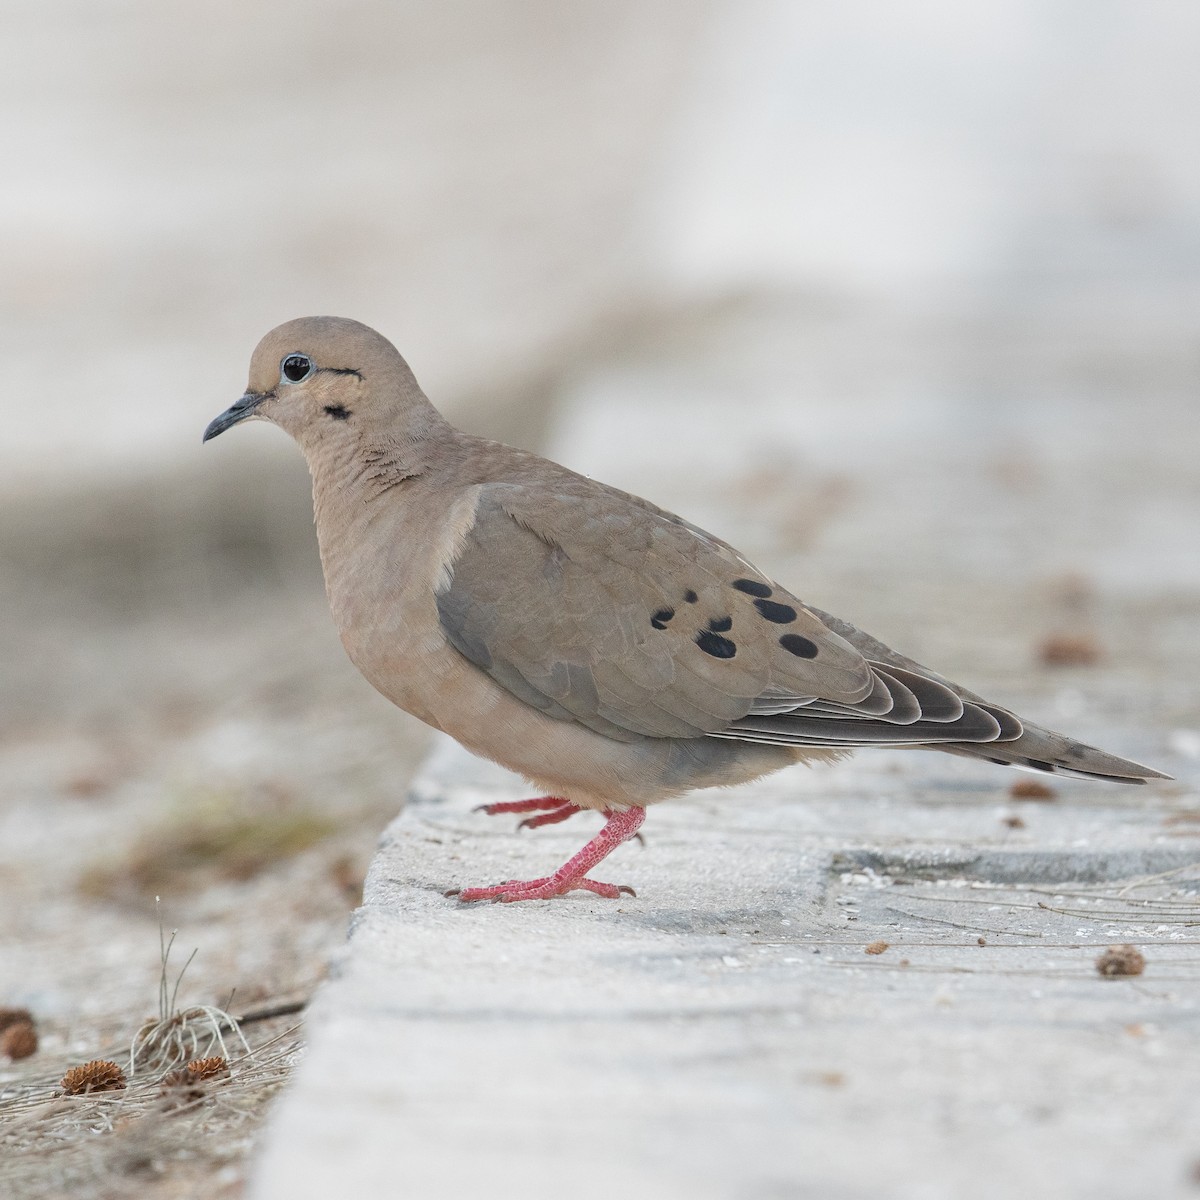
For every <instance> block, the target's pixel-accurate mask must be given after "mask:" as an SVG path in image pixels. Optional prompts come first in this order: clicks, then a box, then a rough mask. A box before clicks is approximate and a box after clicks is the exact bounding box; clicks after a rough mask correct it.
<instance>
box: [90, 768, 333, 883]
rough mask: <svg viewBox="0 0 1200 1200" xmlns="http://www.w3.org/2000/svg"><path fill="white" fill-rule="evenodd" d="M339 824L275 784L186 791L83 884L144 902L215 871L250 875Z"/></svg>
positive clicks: (209, 878)
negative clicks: (168, 812) (156, 821)
mask: <svg viewBox="0 0 1200 1200" xmlns="http://www.w3.org/2000/svg"><path fill="white" fill-rule="evenodd" d="M337 828H338V826H337V823H336V821H335V820H334V819H333V818H332V817H331V816H330V815H328V814H326V813H319V812H316V811H315V810H313V809H311V808H308V807H306V806H304V805H302V804H300V803H298V802H297V801H296V799H295V798H294V797H293V796H292V795H291V794H290V793H289V792H288V791H287V790H286V789H285V788H283V787H281V786H278V785H276V786H259V787H257V788H254V789H251V790H248V791H246V792H241V791H235V790H231V789H227V790H224V791H210V792H203V793H198V794H187V795H184V796H181V797H180V798H179V800H178V801H177V802H176V804H175V806H174V811H173V813H172V814H171V816H170V817H168V819H167V820H165V821H164V822H163V823H162V824H160V825H159V826H158V827H157V828H155V829H152V830H150V831H149V832H147V833H146V834H144V835H143V836H142V837H141V838H139V839H138V840H137V841H136V842H135V843H134V844H133V846H131V847H130V848H129V849H128V850H127V851H125V852H124V853H123V854H122V855H121V856H120V858H119V859H117V860H116V861H107V862H103V863H99V864H97V865H96V866H94V867H93V868H92V869H91V870H89V871H87V872H86V873H85V874H84V876H83V878H82V880H81V883H80V886H81V888H82V889H83V891H84V893H85V894H86V895H88V896H91V897H94V898H100V899H105V900H117V901H126V902H129V901H132V902H138V903H144V902H146V901H148V900H149V899H150V898H151V897H153V896H156V895H159V894H160V893H162V892H164V891H166V890H167V889H168V888H169V889H170V890H171V891H172V892H173V893H176V894H178V893H179V892H180V891H181V890H184V889H192V890H194V889H197V888H201V887H204V886H207V885H208V884H209V883H211V882H213V881H214V880H218V879H231V880H243V879H250V878H251V877H253V876H255V875H257V874H258V873H259V872H260V871H263V870H265V869H267V868H269V867H271V866H273V865H274V864H276V863H279V862H281V861H283V860H285V859H289V858H293V857H295V856H296V855H297V854H301V853H303V852H304V851H305V850H308V849H309V848H310V847H312V846H315V845H317V844H319V843H320V842H322V841H324V840H325V839H326V838H328V837H329V836H330V835H331V834H333V833H335V832H336V831H337Z"/></svg>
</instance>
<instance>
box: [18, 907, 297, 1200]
mask: <svg viewBox="0 0 1200 1200" xmlns="http://www.w3.org/2000/svg"><path fill="white" fill-rule="evenodd" d="M159 932H160V941H159V947H160V960H161V973H160V980H159V1015H158V1019H157V1020H154V1021H150V1022H147V1023H146V1024H144V1025H143V1026H142V1027H141V1028H140V1029H138V1031H137V1033H136V1034H134V1036H133V1039H132V1043H131V1044H130V1047H129V1050H128V1065H127V1068H126V1069H125V1070H122V1068H121V1067H120V1065H119V1064H118V1062H117V1061H116V1060H117V1058H118V1057H123V1055H122V1054H121V1052H120V1050H118V1049H117V1048H115V1047H108V1048H106V1049H105V1050H103V1051H101V1053H100V1054H99V1055H97V1056H96V1057H94V1058H93V1059H91V1060H90V1061H89V1062H87V1063H84V1064H81V1065H77V1066H74V1067H70V1068H68V1069H67V1070H66V1072H65V1073H64V1072H63V1070H62V1063H45V1062H43V1063H40V1064H38V1065H37V1066H36V1067H35V1066H33V1065H30V1066H29V1067H27V1068H26V1069H25V1070H23V1071H22V1072H21V1073H20V1075H19V1076H18V1077H17V1078H16V1079H15V1080H13V1081H12V1082H11V1083H9V1084H7V1085H5V1086H3V1087H0V1195H3V1196H4V1197H5V1198H6V1200H10V1198H11V1200H21V1198H23V1197H31V1198H32V1197H35V1196H37V1197H45V1196H47V1195H68V1194H70V1193H72V1192H78V1191H83V1192H84V1193H85V1194H91V1195H109V1194H113V1195H118V1194H128V1191H129V1189H130V1188H131V1187H133V1186H134V1182H135V1181H136V1182H137V1186H138V1190H139V1194H143V1191H144V1188H145V1185H146V1184H147V1183H148V1182H149V1181H150V1180H153V1179H160V1178H161V1179H162V1180H163V1181H164V1184H166V1185H168V1186H167V1190H166V1191H164V1192H162V1193H161V1194H163V1195H170V1194H181V1195H186V1194H189V1192H188V1188H187V1183H186V1180H187V1178H188V1176H189V1175H190V1174H191V1173H194V1172H201V1173H203V1174H205V1175H206V1176H208V1177H209V1178H210V1180H211V1176H212V1172H213V1171H215V1170H219V1169H220V1168H221V1166H222V1164H226V1165H228V1164H235V1163H238V1162H240V1160H241V1159H242V1158H243V1157H244V1155H245V1150H246V1145H247V1141H246V1132H247V1131H248V1130H247V1127H248V1126H250V1127H253V1126H255V1125H257V1118H258V1117H259V1116H260V1115H261V1112H262V1109H263V1105H264V1104H265V1102H266V1101H267V1100H269V1099H270V1097H271V1096H273V1095H274V1093H275V1092H276V1091H278V1089H279V1088H280V1087H281V1086H282V1084H283V1083H284V1082H285V1080H286V1079H287V1076H288V1074H289V1072H290V1069H291V1066H292V1064H293V1063H294V1062H295V1061H296V1059H297V1057H298V1056H299V1054H300V1052H301V1043H300V1041H299V1038H298V1036H297V1032H298V1027H297V1026H295V1025H291V1024H288V1023H287V1022H282V1024H283V1026H284V1027H283V1028H282V1029H279V1031H278V1032H274V1033H271V1032H270V1030H269V1029H267V1028H266V1023H265V1022H264V1023H263V1024H262V1025H260V1026H259V1028H260V1029H263V1030H264V1032H263V1033H261V1034H259V1035H258V1036H259V1040H258V1043H257V1044H256V1045H254V1046H251V1044H250V1042H249V1040H248V1039H247V1037H246V1035H245V1034H244V1033H243V1030H242V1026H241V1024H240V1023H239V1022H238V1021H237V1020H235V1019H234V1018H233V1017H232V1016H230V1015H229V1014H228V1013H226V1012H223V1011H222V1010H220V1009H217V1008H214V1007H210V1006H205V1005H194V1006H189V1007H185V1008H178V1007H177V1006H176V1001H177V999H178V995H179V989H180V985H181V984H182V982H183V978H184V975H185V973H186V971H187V968H188V966H189V965H190V964H191V961H192V957H194V953H193V956H192V957H189V958H188V960H187V962H185V963H184V965H183V967H182V969H180V971H179V972H178V973H177V974H176V976H175V978H174V980H173V981H172V980H171V978H170V962H169V960H170V955H171V949H172V946H173V943H174V934H173V933H172V934H171V935H170V937H167V936H166V935H165V933H164V932H163V931H162V929H161V927H160V931H159ZM250 1019H251V1020H253V1018H250ZM274 1024H275V1026H276V1027H278V1026H279V1025H280V1024H281V1022H280V1020H279V1019H278V1018H276V1019H275V1021H274ZM230 1046H232V1047H233V1048H234V1050H235V1051H236V1053H233V1054H231V1053H230ZM216 1049H219V1050H220V1051H221V1053H220V1054H215V1053H212V1051H214V1050H216ZM179 1077H186V1083H187V1086H186V1087H183V1088H181V1087H178V1086H174V1085H175V1084H176V1083H177V1081H178V1078H179ZM235 1175H236V1176H237V1177H239V1178H240V1171H234V1172H232V1173H231V1175H230V1180H229V1182H230V1184H231V1185H233V1184H234V1183H235V1182H236V1180H235V1178H234V1176H235Z"/></svg>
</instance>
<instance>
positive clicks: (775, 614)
mask: <svg viewBox="0 0 1200 1200" xmlns="http://www.w3.org/2000/svg"><path fill="white" fill-rule="evenodd" d="M754 607H755V608H757V609H758V611H759V613H761V614H762V616H763V617H764V619H766V620H768V621H774V622H775V624H776V625H789V624H791V622H792V621H794V620H795V619H796V610H795V609H794V608H793V607H792V606H791V605H790V604H776V603H775V601H774V600H755V602H754Z"/></svg>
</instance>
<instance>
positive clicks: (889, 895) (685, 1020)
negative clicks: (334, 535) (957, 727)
mask: <svg viewBox="0 0 1200 1200" xmlns="http://www.w3.org/2000/svg"><path fill="white" fill-rule="evenodd" d="M1011 778H1012V776H1011V774H1008V773H1004V772H996V771H994V770H992V769H990V768H988V767H986V766H983V765H979V766H976V765H975V764H971V763H967V762H963V761H961V760H956V759H952V758H950V757H949V756H935V755H931V754H912V753H911V752H910V753H903V752H901V753H886V752H877V753H876V754H874V755H871V754H863V755H861V756H860V757H859V758H858V759H856V760H854V761H852V762H851V763H848V764H843V765H841V766H838V767H836V768H833V769H831V770H822V771H814V772H806V771H804V770H803V769H798V770H794V771H789V772H785V773H783V774H781V775H778V776H775V777H773V778H772V779H769V780H767V781H764V782H762V783H759V784H756V785H753V786H751V787H749V788H744V789H739V790H736V791H731V792H728V793H721V794H718V793H707V794H701V795H699V796H697V797H695V798H693V799H691V800H689V801H685V802H679V803H675V804H669V805H664V806H660V807H659V808H657V809H654V810H652V811H651V812H650V814H649V817H648V819H647V822H646V826H645V828H644V832H645V835H646V844H645V846H644V847H638V846H637V845H630V846H626V847H623V848H622V849H621V850H620V851H618V852H617V853H616V854H614V856H613V857H612V859H611V860H610V862H609V863H606V864H605V871H604V873H603V874H602V877H603V878H605V879H611V880H612V881H614V882H619V883H629V884H632V885H633V886H634V887H636V888H637V889H638V893H639V895H638V898H637V899H628V900H622V901H621V902H611V901H602V900H599V899H597V898H595V897H592V896H589V895H587V894H583V893H580V894H577V895H574V896H572V897H570V898H568V899H565V900H556V901H551V902H541V903H530V904H521V905H514V906H500V905H475V906H470V907H463V906H459V905H457V904H455V903H454V902H452V901H450V900H447V899H445V898H444V897H443V895H442V892H443V891H444V890H445V889H446V888H448V887H451V886H458V885H462V884H465V883H470V884H475V883H481V882H492V881H495V880H497V879H502V878H509V877H514V876H516V877H525V876H529V875H536V874H544V873H545V872H546V871H547V870H550V869H553V867H555V866H557V865H558V863H559V862H560V861H561V860H562V859H563V858H565V857H566V856H567V855H568V854H569V853H571V852H572V851H573V850H574V849H575V848H577V847H578V845H579V844H581V842H582V841H583V840H584V838H585V837H586V836H588V835H589V834H590V831H591V830H592V828H594V827H595V826H596V824H597V823H598V818H596V817H593V816H591V815H590V814H589V815H582V816H580V817H577V818H575V819H573V820H572V821H570V822H568V823H566V824H564V825H562V826H556V827H553V828H549V829H544V830H538V831H535V832H532V833H524V834H520V835H518V834H516V833H514V832H513V826H514V825H515V819H513V818H489V817H487V816H485V815H484V814H482V813H474V812H472V811H471V810H472V807H473V806H474V805H475V804H478V803H482V802H484V801H486V800H492V799H499V798H516V797H518V796H520V795H522V794H524V791H523V788H522V785H521V784H520V782H519V781H517V780H515V779H514V778H513V777H511V776H509V775H507V774H506V773H504V772H502V771H500V770H498V769H497V768H494V767H492V766H490V765H489V764H485V763H481V762H479V761H477V760H475V759H471V758H469V757H468V756H467V755H466V754H465V753H463V752H462V751H460V750H459V749H458V748H457V747H455V746H453V745H452V744H450V743H443V744H441V745H440V746H439V748H438V749H437V751H436V752H435V754H434V755H433V757H432V758H431V759H430V761H429V762H428V764H427V767H426V769H425V770H424V772H423V773H422V775H421V777H420V779H419V780H418V781H417V783H416V785H415V787H414V789H413V794H412V797H411V800H410V803H409V805H408V806H407V808H406V809H405V811H404V813H403V814H402V815H401V816H400V817H399V818H398V819H397V820H396V821H395V822H394V823H393V824H392V826H391V827H390V828H389V829H388V831H387V833H386V835H385V837H384V839H383V844H382V846H381V849H380V852H379V855H378V856H377V858H376V860H375V862H374V864H373V866H372V869H371V873H370V877H369V879H368V882H367V887H366V893H365V897H364V903H363V907H362V909H361V910H360V911H359V913H358V914H357V917H356V920H355V923H354V928H353V932H352V936H351V939H350V943H349V946H348V950H347V953H346V955H345V957H344V959H343V961H342V962H341V963H340V964H339V967H338V969H337V971H336V975H335V978H334V979H333V981H332V982H331V983H330V984H329V985H328V986H327V987H326V988H325V989H324V990H323V993H322V995H321V996H320V998H319V1000H318V1002H317V1004H316V1005H315V1008H314V1012H313V1014H312V1019H311V1024H310V1031H311V1036H312V1049H311V1052H310V1056H309V1058H308V1060H307V1061H306V1062H305V1064H304V1065H303V1067H302V1068H301V1070H300V1073H299V1078H298V1080H297V1082H296V1084H295V1086H294V1088H293V1091H292V1093H291V1094H290V1096H289V1097H288V1098H287V1099H286V1100H285V1101H284V1103H283V1106H282V1109H281V1111H280V1113H279V1114H278V1116H277V1119H276V1121H275V1126H274V1128H273V1130H272V1133H271V1136H270V1138H269V1141H268V1145H267V1147H266V1152H265V1155H264V1157H263V1159H262V1161H261V1163H260V1169H259V1171H258V1177H257V1183H256V1186H255V1188H254V1191H253V1194H254V1196H256V1197H257V1198H258V1200H276V1198H278V1200H284V1198H286V1200H297V1198H303V1197H310V1196H311V1197H328V1196H333V1195H354V1196H356V1197H376V1196H378V1197H384V1196H410V1197H426V1196H428V1197H441V1196H447V1195H454V1194H464V1193H478V1194H481V1195H482V1194H486V1195H487V1196H489V1197H490V1198H492V1200H503V1198H506V1197H514V1198H515V1197H518V1196H520V1197H526V1196H530V1195H539V1194H548V1193H552V1192H553V1193H563V1194H569V1195H571V1196H572V1197H583V1198H587V1197H593V1196H594V1197H601V1196H604V1197H610V1196H614V1195H623V1196H626V1197H641V1196H646V1197H680V1198H681V1200H682V1198H683V1197H688V1198H693V1200H694V1198H696V1197H714V1198H715V1197H739V1198H740V1197H763V1198H774V1197H784V1196H814V1197H823V1198H824V1197H863V1198H866V1197H879V1196H896V1197H913V1198H914V1200H917V1198H921V1200H927V1198H940V1197H946V1198H947V1200H949V1198H951V1197H955V1198H957V1197H961V1196H964V1195H972V1196H976V1197H990V1196H995V1197H1011V1196H1014V1195H1021V1196H1032V1197H1037V1196H1046V1197H1050V1196H1054V1197H1062V1196H1075V1195H1087V1196H1089V1197H1108V1196H1111V1197H1114V1200H1115V1198H1116V1197H1122V1198H1124V1197H1128V1196H1130V1195H1154V1196H1157V1197H1165V1196H1173V1195H1177V1194H1178V1195H1180V1196H1184V1195H1190V1194H1192V1184H1191V1181H1190V1176H1189V1172H1190V1170H1191V1159H1192V1158H1193V1157H1194V1156H1195V1155H1196V1154H1198V1153H1200V1148H1198V1147H1197V1146H1196V1145H1195V1143H1194V1139H1193V1133H1194V1130H1195V1128H1196V1122H1197V1119H1198V1118H1200V1094H1198V1092H1197V1089H1196V1088H1195V1086H1194V1084H1195V1075H1194V1070H1193V1066H1192V1064H1193V1063H1194V1062H1195V1061H1196V1059H1195V1055H1196V1052H1197V1050H1198V1049H1200V1046H1198V1044H1197V1043H1198V1042H1200V1035H1198V1031H1197V1022H1196V1017H1197V997H1198V995H1200V989H1198V988H1197V984H1198V983H1200V956H1198V955H1197V954H1196V949H1195V946H1196V937H1195V929H1194V928H1193V927H1191V926H1189V924H1188V920H1189V918H1190V920H1191V921H1200V905H1198V903H1197V901H1196V898H1195V887H1196V885H1195V882H1194V880H1195V876H1196V872H1189V871H1188V870H1186V867H1187V864H1189V863H1191V862H1193V861H1195V860H1197V859H1200V848H1198V847H1197V846H1196V841H1195V838H1187V839H1180V838H1179V837H1176V836H1172V835H1171V832H1170V831H1169V829H1167V828H1166V827H1164V826H1163V824H1162V820H1161V818H1162V816H1163V815H1164V814H1166V813H1167V812H1168V811H1170V808H1171V804H1172V801H1171V800H1170V798H1169V797H1168V796H1164V795H1161V794H1158V793H1156V792H1155V791H1154V790H1152V789H1150V788H1145V789H1137V790H1135V789H1116V788H1106V787H1104V786H1103V785H1099V784H1096V785H1091V784H1078V785H1071V784H1065V785H1063V788H1062V791H1061V797H1060V799H1059V800H1058V801H1057V802H1055V803H1052V804H1040V805H1025V806H1022V808H1023V812H1024V814H1025V815H1024V817H1023V820H1024V821H1025V823H1026V824H1025V828H1024V829H1012V828H1010V827H1009V826H1007V825H1006V824H1004V822H1003V821H1002V820H1000V819H999V818H1000V817H1001V816H1003V815H1005V814H1008V813H1011V811H1012V806H1011V804H1010V803H1008V802H1007V801H1006V799H1005V796H1004V792H1003V788H1004V787H1005V786H1006V785H1007V783H1008V782H1010V781H1011ZM1081 829H1086V830H1088V834H1087V837H1086V841H1085V842H1084V844H1081V842H1082V841H1083V839H1081V838H1080V835H1079V831H1080V830H1081ZM1180 868H1184V869H1183V870H1180ZM1164 871H1167V872H1173V874H1171V875H1168V876H1167V877H1166V878H1165V879H1158V880H1155V881H1152V882H1151V881H1146V882H1142V883H1141V884H1135V885H1134V886H1132V887H1130V886H1126V884H1125V883H1122V882H1118V880H1120V881H1128V880H1129V879H1130V878H1131V877H1136V876H1148V875H1158V874H1160V873H1162V872H1164ZM1189 876H1190V877H1191V879H1192V880H1193V882H1192V883H1191V884H1190V885H1183V884H1181V883H1180V880H1186V879H1187V878H1188V877H1189ZM1043 906H1044V907H1043ZM1114 940H1117V941H1122V942H1124V941H1135V942H1137V943H1138V944H1139V945H1140V946H1141V947H1142V949H1143V951H1144V952H1145V954H1146V957H1147V960H1148V964H1149V965H1148V967H1147V970H1146V973H1145V975H1144V976H1142V977H1140V978H1137V979H1117V980H1107V979H1102V978H1100V977H1099V976H1098V975H1097V973H1096V971H1095V968H1094V965H1093V963H1094V959H1095V957H1096V955H1097V953H1098V952H1099V949H1100V948H1101V947H1102V946H1104V945H1106V944H1108V943H1109V942H1111V941H1114ZM878 941H886V942H887V943H889V945H888V948H887V949H886V950H884V951H882V952H881V953H878V954H868V953H865V950H866V947H867V946H868V944H870V943H874V942H878Z"/></svg>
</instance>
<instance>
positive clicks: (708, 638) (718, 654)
mask: <svg viewBox="0 0 1200 1200" xmlns="http://www.w3.org/2000/svg"><path fill="white" fill-rule="evenodd" d="M696 645H697V646H699V647H700V649H701V650H703V651H704V653H705V654H711V655H712V656H713V658H732V657H733V656H734V655H735V654H736V653H737V646H736V645H734V643H733V642H731V641H730V640H729V639H728V638H723V637H721V636H720V634H716V633H710V632H709V631H708V630H707V629H702V630H701V631H700V632H699V633H698V634H696Z"/></svg>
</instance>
